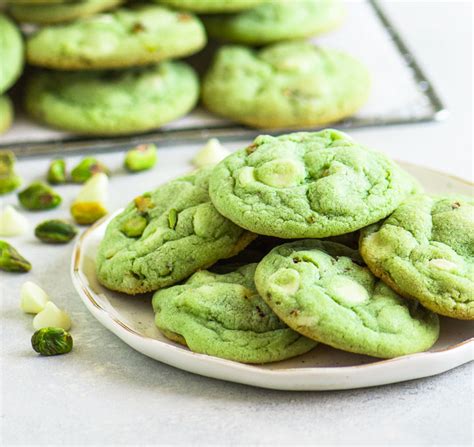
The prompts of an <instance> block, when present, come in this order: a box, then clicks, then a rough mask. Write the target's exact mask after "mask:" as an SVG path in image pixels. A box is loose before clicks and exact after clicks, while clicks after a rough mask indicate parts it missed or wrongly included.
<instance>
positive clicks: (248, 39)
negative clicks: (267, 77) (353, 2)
mask: <svg viewBox="0 0 474 447" xmlns="http://www.w3.org/2000/svg"><path fill="white" fill-rule="evenodd" d="M343 17H344V8H343V7H342V4H341V2H340V1H339V0H293V1H287V0H275V1H273V2H270V3H264V4H262V5H259V6H257V7H256V8H254V9H250V10H248V11H243V12H241V13H239V14H236V15H220V16H213V17H207V18H206V19H204V25H205V26H206V30H207V32H208V34H209V36H211V37H214V38H217V39H221V40H226V41H228V42H234V43H239V44H243V45H267V44H270V43H274V42H279V41H282V40H291V39H301V38H305V37H309V36H314V35H317V34H322V33H325V32H327V31H329V30H331V29H333V28H335V27H336V26H337V25H339V24H340V23H341V22H342V19H343Z"/></svg>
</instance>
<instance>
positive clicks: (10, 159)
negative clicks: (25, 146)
mask: <svg viewBox="0 0 474 447" xmlns="http://www.w3.org/2000/svg"><path fill="white" fill-rule="evenodd" d="M15 163H16V157H15V154H14V153H13V151H10V150H0V194H7V193H9V192H11V191H14V190H15V189H17V188H19V187H20V186H21V177H20V176H18V175H17V174H16V172H15Z"/></svg>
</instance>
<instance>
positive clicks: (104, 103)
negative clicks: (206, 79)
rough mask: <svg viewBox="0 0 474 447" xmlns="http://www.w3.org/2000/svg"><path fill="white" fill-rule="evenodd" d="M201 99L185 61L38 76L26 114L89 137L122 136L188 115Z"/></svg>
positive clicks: (28, 97)
mask: <svg viewBox="0 0 474 447" xmlns="http://www.w3.org/2000/svg"><path fill="white" fill-rule="evenodd" d="M198 96H199V83H198V79H197V76H196V74H195V73H194V70H193V69H192V68H191V67H189V66H188V65H187V64H185V63H184V62H162V63H161V64H159V65H152V66H149V67H145V68H140V69H128V70H124V71H104V72H90V71H87V72H73V73H66V72H50V71H39V72H36V73H34V74H33V75H32V76H31V77H30V78H29V80H28V83H27V86H26V95H25V97H26V109H27V110H28V112H29V113H30V114H32V115H33V116H34V117H35V118H37V119H38V120H40V121H43V122H45V123H47V124H50V125H53V126H56V127H60V128H63V129H67V130H73V131H77V132H84V133H97V134H108V133H112V134H118V133H128V132H137V131H140V130H147V129H150V128H155V127H158V126H159V125H161V124H164V123H166V122H168V121H170V120H172V119H175V118H177V117H179V116H181V115H184V114H185V113H187V112H188V111H189V110H190V109H191V108H192V107H193V106H194V105H195V103H196V101H197V99H198Z"/></svg>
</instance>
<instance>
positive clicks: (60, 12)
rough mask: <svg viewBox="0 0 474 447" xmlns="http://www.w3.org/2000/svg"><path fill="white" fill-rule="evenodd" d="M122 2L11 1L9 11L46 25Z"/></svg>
mask: <svg viewBox="0 0 474 447" xmlns="http://www.w3.org/2000/svg"><path fill="white" fill-rule="evenodd" d="M121 3H123V0H83V1H81V2H74V3H64V4H57V5H54V4H53V5H50V4H47V3H16V2H11V3H9V6H8V12H9V14H10V15H11V16H12V17H13V18H14V19H16V20H18V21H19V22H25V23H37V24H41V25H45V24H52V23H60V22H67V21H70V20H75V19H79V18H81V17H87V16H90V15H93V14H96V13H98V12H101V11H106V10H108V9H112V8H115V7H116V6H118V5H120V4H121Z"/></svg>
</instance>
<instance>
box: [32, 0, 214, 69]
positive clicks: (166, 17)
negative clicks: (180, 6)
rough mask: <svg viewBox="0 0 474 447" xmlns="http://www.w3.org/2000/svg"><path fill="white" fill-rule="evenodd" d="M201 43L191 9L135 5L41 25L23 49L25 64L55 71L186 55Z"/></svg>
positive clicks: (201, 32) (203, 40)
mask: <svg viewBox="0 0 474 447" xmlns="http://www.w3.org/2000/svg"><path fill="white" fill-rule="evenodd" d="M205 43H206V34H205V31H204V27H203V25H202V23H201V22H200V21H199V19H198V18H197V17H195V16H193V15H192V14H188V13H181V12H176V11H172V10H170V9H167V8H163V7H161V6H154V5H139V6H135V7H130V8H120V9H117V10H115V11H112V12H108V13H103V14H97V15H94V16H92V17H88V18H84V19H80V20H77V21H75V22H71V23H66V24H62V25H56V26H46V27H44V28H41V29H39V30H38V31H37V32H36V33H34V34H32V35H31V36H30V37H29V38H28V40H27V46H26V54H27V59H28V62H29V63H30V64H32V65H39V66H42V67H47V68H54V69H57V70H87V69H102V68H106V69H109V68H122V67H134V66H141V65H148V64H151V63H154V62H159V61H161V60H163V59H170V58H177V57H182V56H188V55H190V54H192V53H195V52H197V51H199V50H200V49H201V48H203V47H204V45H205Z"/></svg>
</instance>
